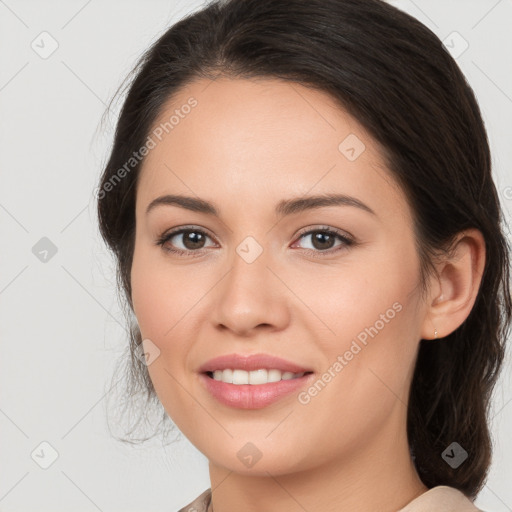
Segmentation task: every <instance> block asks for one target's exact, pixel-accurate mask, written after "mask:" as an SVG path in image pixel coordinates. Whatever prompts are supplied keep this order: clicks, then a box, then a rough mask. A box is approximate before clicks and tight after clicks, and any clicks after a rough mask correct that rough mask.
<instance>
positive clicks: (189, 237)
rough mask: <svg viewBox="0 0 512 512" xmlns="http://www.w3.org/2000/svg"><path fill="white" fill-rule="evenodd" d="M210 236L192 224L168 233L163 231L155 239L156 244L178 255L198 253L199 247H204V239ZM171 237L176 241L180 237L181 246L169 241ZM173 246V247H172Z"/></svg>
mask: <svg viewBox="0 0 512 512" xmlns="http://www.w3.org/2000/svg"><path fill="white" fill-rule="evenodd" d="M207 238H210V239H211V237H210V236H209V235H208V234H207V233H206V232H205V231H203V230H202V229H199V228H195V227H194V226H187V227H185V228H178V229H174V230H172V231H171V232H169V233H164V234H163V235H162V236H161V237H160V238H159V239H158V240H157V241H156V244H157V245H159V246H161V247H162V248H163V249H164V250H165V251H168V252H172V253H175V254H179V255H186V254H190V253H192V252H197V253H200V252H201V249H204V248H205V241H206V239H207ZM173 239H176V241H177V242H179V241H180V239H181V242H179V243H181V247H179V246H178V247H177V248H176V243H175V242H173V243H170V244H168V242H172V240H173ZM166 244H168V245H166ZM173 246H174V247H173Z"/></svg>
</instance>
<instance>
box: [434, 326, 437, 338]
mask: <svg viewBox="0 0 512 512" xmlns="http://www.w3.org/2000/svg"><path fill="white" fill-rule="evenodd" d="M434 339H435V340H437V329H434Z"/></svg>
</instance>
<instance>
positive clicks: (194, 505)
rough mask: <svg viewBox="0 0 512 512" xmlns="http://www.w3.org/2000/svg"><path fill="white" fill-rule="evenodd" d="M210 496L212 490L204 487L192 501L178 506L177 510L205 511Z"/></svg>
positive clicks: (186, 511) (183, 511) (180, 511)
mask: <svg viewBox="0 0 512 512" xmlns="http://www.w3.org/2000/svg"><path fill="white" fill-rule="evenodd" d="M211 497H212V490H211V489H206V491H204V492H203V493H202V494H200V495H199V496H198V497H197V498H196V499H195V500H194V501H192V502H190V503H189V504H188V505H185V506H184V507H183V508H180V509H179V510H178V512H206V511H207V510H208V505H209V504H210V501H211Z"/></svg>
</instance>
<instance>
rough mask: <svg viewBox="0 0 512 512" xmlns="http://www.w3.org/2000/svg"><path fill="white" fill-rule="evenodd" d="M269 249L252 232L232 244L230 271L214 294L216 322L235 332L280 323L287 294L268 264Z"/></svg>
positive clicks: (229, 261) (269, 260)
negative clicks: (235, 243) (280, 287)
mask: <svg viewBox="0 0 512 512" xmlns="http://www.w3.org/2000/svg"><path fill="white" fill-rule="evenodd" d="M261 236H262V235H259V237H260V238H261ZM269 250H270V249H269V246H268V244H265V247H264V246H263V243H260V242H259V241H258V240H257V239H256V237H255V236H254V235H248V236H246V237H245V238H243V239H242V241H241V242H240V243H239V244H238V245H237V246H235V247H234V248H233V253H232V255H231V257H230V258H229V259H228V265H229V271H228V273H227V275H225V277H224V279H223V280H222V281H223V283H222V284H221V285H220V287H219V290H218V293H217V295H216V318H215V321H216V323H217V324H223V325H224V326H225V327H228V328H230V329H232V330H234V331H236V332H238V333H241V332H246V331H249V330H251V329H252V328H254V327H257V326H258V325H261V324H266V325H272V326H273V327H279V328H282V327H283V323H284V322H286V319H287V314H286V310H287V308H286V304H285V301H286V297H285V294H284V290H279V289H278V288H279V285H280V283H279V280H278V279H276V278H275V276H274V275H273V273H272V272H271V271H270V270H269V268H267V267H268V266H272V260H273V258H272V255H271V254H270V253H269ZM281 286H282V284H281Z"/></svg>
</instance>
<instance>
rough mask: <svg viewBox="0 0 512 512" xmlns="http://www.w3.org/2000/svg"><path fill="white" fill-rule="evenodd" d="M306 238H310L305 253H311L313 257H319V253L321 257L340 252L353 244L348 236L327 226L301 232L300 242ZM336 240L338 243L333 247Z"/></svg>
mask: <svg viewBox="0 0 512 512" xmlns="http://www.w3.org/2000/svg"><path fill="white" fill-rule="evenodd" d="M307 238H310V241H311V243H310V247H306V252H308V253H312V254H313V255H314V256H317V255H319V253H320V256H323V254H322V253H327V254H332V253H334V252H338V251H340V250H346V249H347V248H348V247H350V246H351V245H354V243H355V242H354V240H353V239H352V238H351V237H349V236H348V235H346V234H344V233H342V232H341V231H338V230H337V229H334V228H329V227H327V226H322V227H320V228H317V229H310V230H309V231H302V233H300V240H306V239H307ZM337 240H338V241H339V242H340V243H338V245H335V244H336V241H337Z"/></svg>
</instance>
